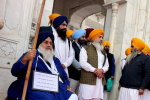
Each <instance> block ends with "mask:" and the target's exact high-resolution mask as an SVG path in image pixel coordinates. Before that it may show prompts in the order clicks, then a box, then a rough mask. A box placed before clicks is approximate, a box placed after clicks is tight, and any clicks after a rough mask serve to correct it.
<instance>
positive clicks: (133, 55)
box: [125, 50, 138, 65]
mask: <svg viewBox="0 0 150 100" xmlns="http://www.w3.org/2000/svg"><path fill="white" fill-rule="evenodd" d="M137 54H138V50H135V51H132V52H131V54H130V55H128V56H127V58H126V64H127V63H128V64H129V63H130V62H131V60H132V59H133V58H134V57H136V56H137ZM126 64H125V65H126Z"/></svg>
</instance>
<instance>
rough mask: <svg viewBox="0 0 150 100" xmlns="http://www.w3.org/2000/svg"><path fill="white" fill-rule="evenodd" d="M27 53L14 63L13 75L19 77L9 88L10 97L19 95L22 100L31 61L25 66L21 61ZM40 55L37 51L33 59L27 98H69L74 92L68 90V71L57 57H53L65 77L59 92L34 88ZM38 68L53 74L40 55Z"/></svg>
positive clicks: (37, 99)
mask: <svg viewBox="0 0 150 100" xmlns="http://www.w3.org/2000/svg"><path fill="white" fill-rule="evenodd" d="M25 54H26V53H25ZM25 54H24V55H23V56H22V57H21V58H20V59H19V60H18V61H17V62H16V63H15V64H14V65H13V67H12V69H11V73H12V75H13V76H15V77H17V80H16V81H14V82H13V83H12V84H11V85H10V87H9V89H8V97H10V98H16V97H17V98H18V100H21V98H22V92H23V86H24V82H25V76H26V71H27V68H28V63H29V61H28V62H27V64H26V65H25V66H24V65H23V64H22V63H21V60H22V58H23V57H24V56H25ZM39 55H40V54H39V52H38V51H37V53H36V56H35V58H34V59H33V63H32V68H31V73H30V78H29V83H28V88H27V94H26V100H68V98H69V97H70V96H71V94H73V93H72V92H70V91H68V90H67V85H68V86H70V83H69V80H68V77H67V74H66V72H65V71H64V69H63V67H62V65H61V63H60V61H59V59H57V58H56V57H53V60H54V63H55V66H56V68H57V71H58V72H59V74H60V75H61V76H62V77H63V78H64V83H62V82H60V81H59V93H52V92H46V91H35V90H32V79H33V71H34V70H35V65H36V61H37V57H38V56H39ZM36 70H37V71H39V72H46V73H50V74H52V73H51V71H50V70H49V69H48V68H47V66H46V65H45V63H44V62H43V61H42V59H41V58H39V57H38V62H37V68H36ZM8 100H9V99H8ZM10 100H12V99H10ZM14 100H15V99H14Z"/></svg>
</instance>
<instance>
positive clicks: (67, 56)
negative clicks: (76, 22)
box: [53, 16, 74, 76]
mask: <svg viewBox="0 0 150 100" xmlns="http://www.w3.org/2000/svg"><path fill="white" fill-rule="evenodd" d="M67 25H68V20H67V17H66V16H59V17H57V18H55V19H54V21H53V26H54V28H55V30H56V33H54V37H55V41H54V43H55V56H56V57H57V58H58V59H59V60H60V62H61V64H62V66H63V68H64V69H65V71H66V73H67V75H68V67H69V66H70V65H71V64H72V62H73V58H74V56H73V49H72V43H71V41H68V39H67V36H66V31H67ZM68 76H69V75H68Z"/></svg>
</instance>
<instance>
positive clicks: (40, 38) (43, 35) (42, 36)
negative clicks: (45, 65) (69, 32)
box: [36, 31, 54, 49]
mask: <svg viewBox="0 0 150 100" xmlns="http://www.w3.org/2000/svg"><path fill="white" fill-rule="evenodd" d="M48 37H50V38H51V40H52V43H53V48H54V35H53V33H52V32H50V31H43V32H40V33H39V36H38V40H37V44H36V49H37V48H38V47H39V45H40V44H41V43H42V42H43V41H44V40H45V39H47V38H48Z"/></svg>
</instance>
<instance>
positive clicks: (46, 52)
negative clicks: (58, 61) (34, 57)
mask: <svg viewBox="0 0 150 100" xmlns="http://www.w3.org/2000/svg"><path fill="white" fill-rule="evenodd" d="M38 50H39V52H40V53H41V54H42V55H43V59H44V60H45V61H51V60H52V59H53V49H51V50H46V49H45V48H43V47H42V46H41V45H39V48H38Z"/></svg>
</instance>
